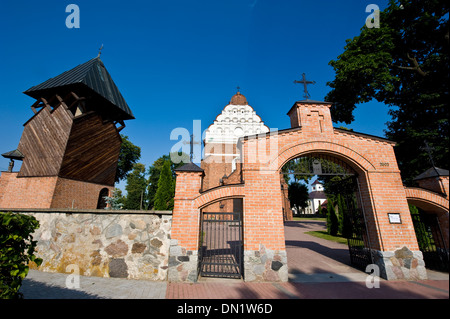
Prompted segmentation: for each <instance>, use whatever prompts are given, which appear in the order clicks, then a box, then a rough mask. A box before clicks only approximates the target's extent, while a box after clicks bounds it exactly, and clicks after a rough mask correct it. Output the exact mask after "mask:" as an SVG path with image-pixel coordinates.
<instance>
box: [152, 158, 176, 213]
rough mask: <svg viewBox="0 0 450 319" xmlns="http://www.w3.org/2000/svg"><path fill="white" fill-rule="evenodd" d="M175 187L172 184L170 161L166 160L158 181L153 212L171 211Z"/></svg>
mask: <svg viewBox="0 0 450 319" xmlns="http://www.w3.org/2000/svg"><path fill="white" fill-rule="evenodd" d="M174 196H175V187H174V183H173V177H172V171H171V169H170V161H168V160H166V161H165V162H164V165H163V167H162V170H161V175H160V176H159V180H158V189H157V190H156V195H155V204H154V209H155V210H172V209H173V198H174Z"/></svg>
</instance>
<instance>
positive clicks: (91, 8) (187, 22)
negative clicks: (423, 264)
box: [0, 0, 390, 170]
mask: <svg viewBox="0 0 450 319" xmlns="http://www.w3.org/2000/svg"><path fill="white" fill-rule="evenodd" d="M387 2H388V1H387V0H383V1H381V0H369V1H365V0H345V1H334V0H316V1H310V0H308V1H304V0H296V1H274V0H240V1H238V0H227V1H216V0H208V1H203V0H201V1H200V0H191V1H186V0H185V1H178V0H172V1H167V0H164V1H163V0H158V1H155V0H148V1H134V0H128V1H114V0H112V1H111V0H110V1H92V0H91V1H87V0H70V1H61V0H59V1H55V0H53V1H50V0H40V1H4V2H2V4H1V11H0V70H1V77H0V96H1V98H0V111H1V112H0V153H4V152H7V151H10V150H14V149H16V148H17V145H18V143H19V140H20V137H21V135H22V130H23V123H25V122H26V121H27V120H28V119H29V118H30V117H31V116H32V114H33V113H32V111H31V109H30V106H31V104H33V102H34V100H33V99H32V98H30V97H28V96H26V95H25V94H23V93H22V92H23V91H25V90H27V89H28V88H30V87H31V86H34V85H37V84H39V83H41V82H43V81H45V80H47V79H48V78H51V77H54V76H56V75H58V74H60V73H62V72H64V71H66V70H69V69H71V68H73V67H75V66H76V65H78V64H81V63H84V62H86V61H88V60H89V59H91V58H93V57H95V56H96V55H97V53H98V49H99V47H100V46H101V45H102V44H103V45H104V48H103V50H102V55H101V59H102V61H103V62H104V64H105V66H106V68H107V69H108V71H109V73H110V74H111V76H112V78H113V79H114V81H115V83H116V84H117V86H118V87H119V90H120V91H121V93H122V95H123V96H124V98H125V100H126V101H127V103H128V105H129V106H130V108H131V110H132V111H133V113H134V115H135V117H136V119H135V120H131V121H127V122H126V124H127V127H126V128H125V129H124V130H123V131H122V133H124V134H125V135H128V136H129V138H130V140H131V141H132V142H133V143H134V144H136V145H138V146H140V147H141V148H142V157H141V162H142V163H144V164H145V165H146V166H147V167H148V166H150V165H151V164H152V163H153V161H155V160H156V159H157V158H158V157H160V156H161V155H163V154H168V153H169V151H170V149H171V147H172V146H173V145H174V144H175V143H176V141H171V140H170V133H171V131H172V130H173V129H174V128H176V127H184V128H186V129H188V130H190V131H192V127H193V120H201V121H202V122H201V123H202V130H204V129H206V128H207V127H208V126H209V125H210V124H211V123H212V122H213V120H214V119H215V117H216V116H217V115H218V114H219V113H220V112H221V110H222V108H223V107H224V106H225V105H227V104H228V102H229V100H230V98H231V96H232V95H233V94H235V92H236V87H237V86H240V87H241V93H242V94H244V95H245V96H246V97H247V100H248V102H249V104H250V105H251V106H252V107H253V108H254V109H255V111H256V113H257V114H258V115H260V116H261V118H262V119H263V121H264V122H265V124H266V125H268V126H269V127H270V128H272V129H273V128H278V129H285V128H289V126H290V123H289V118H288V116H287V115H286V113H287V111H288V110H289V109H290V107H291V106H292V105H293V104H294V102H295V101H297V100H302V99H303V91H302V86H301V85H298V84H297V85H295V84H294V83H293V81H294V80H299V79H300V77H301V74H302V73H306V76H307V79H308V80H314V81H316V84H315V85H313V86H310V87H309V92H310V94H311V99H314V100H323V98H324V97H325V95H326V94H327V93H328V92H329V91H330V88H329V87H328V86H327V85H326V83H327V82H328V81H332V80H333V79H334V70H333V69H332V67H331V66H329V65H328V63H329V61H330V60H333V59H336V58H337V57H338V55H339V54H341V53H342V52H343V48H344V46H345V40H346V39H349V38H352V37H354V36H356V35H358V34H359V32H360V29H361V27H362V26H363V25H364V23H365V20H366V18H367V16H368V15H369V13H366V12H365V9H366V6H367V5H368V4H372V3H373V4H377V5H378V6H379V7H380V9H381V10H383V9H384V8H385V7H386V6H387ZM71 3H73V4H76V5H78V7H79V9H80V27H79V28H72V29H69V28H67V27H66V23H65V22H66V18H67V16H68V15H69V14H70V13H66V12H65V11H66V7H67V6H68V5H69V4H71ZM387 112H388V108H387V107H386V106H385V105H383V104H380V103H377V102H370V103H367V104H363V105H358V107H357V109H356V112H355V121H354V122H353V123H352V124H350V125H346V126H347V127H349V128H353V129H354V130H355V131H357V132H362V133H367V134H372V135H376V136H384V132H383V130H384V129H385V128H386V127H385V123H386V122H387V121H389V119H390V117H389V116H388V113H387ZM335 126H339V125H338V124H336V125H335ZM7 167H8V160H7V159H4V158H0V170H6V169H7ZM17 167H18V165H17V166H16V168H17Z"/></svg>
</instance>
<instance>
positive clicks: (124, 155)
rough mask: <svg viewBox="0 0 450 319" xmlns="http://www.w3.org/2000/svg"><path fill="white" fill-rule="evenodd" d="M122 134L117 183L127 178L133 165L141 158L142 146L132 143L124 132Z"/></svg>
mask: <svg viewBox="0 0 450 319" xmlns="http://www.w3.org/2000/svg"><path fill="white" fill-rule="evenodd" d="M120 136H121V138H122V144H121V146H120V154H119V161H118V163H117V172H116V183H118V182H120V181H121V180H123V179H125V178H126V177H127V175H128V172H129V171H131V170H132V169H133V165H134V164H136V163H137V161H139V159H140V158H141V148H140V147H139V146H136V145H134V144H133V143H131V142H130V140H129V139H128V136H125V135H122V134H121V135H120Z"/></svg>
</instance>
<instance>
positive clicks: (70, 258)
mask: <svg viewBox="0 0 450 319" xmlns="http://www.w3.org/2000/svg"><path fill="white" fill-rule="evenodd" d="M22 213H24V214H30V215H33V216H34V217H35V218H36V219H37V220H38V221H39V223H40V227H39V229H38V230H37V231H36V232H35V233H34V234H33V237H34V239H35V240H37V241H38V243H37V248H36V250H37V255H38V257H40V258H42V259H43V263H42V265H41V266H39V268H38V269H39V270H42V271H47V272H59V273H70V272H71V271H70V268H73V267H74V266H73V265H75V267H78V269H79V274H80V275H85V276H97V277H116V278H129V279H146V280H156V281H159V280H161V281H162V280H167V273H168V267H169V247H170V234H171V227H172V215H171V212H146V213H142V211H110V210H109V211H108V210H92V211H87V210H65V211H64V210H53V211H48V210H47V211H44V210H42V211H33V212H31V211H29V212H23V211H22ZM69 265H72V266H71V267H69V268H68V266H69ZM32 266H33V265H32Z"/></svg>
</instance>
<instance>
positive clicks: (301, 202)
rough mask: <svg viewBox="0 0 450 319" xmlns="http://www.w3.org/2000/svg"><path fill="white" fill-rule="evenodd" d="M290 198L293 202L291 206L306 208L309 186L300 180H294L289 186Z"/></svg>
mask: <svg viewBox="0 0 450 319" xmlns="http://www.w3.org/2000/svg"><path fill="white" fill-rule="evenodd" d="M288 198H289V201H290V203H291V207H297V209H298V208H300V207H301V208H305V207H307V206H308V199H309V193H308V187H307V186H306V185H305V184H301V183H299V182H292V183H290V184H289V187H288Z"/></svg>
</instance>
